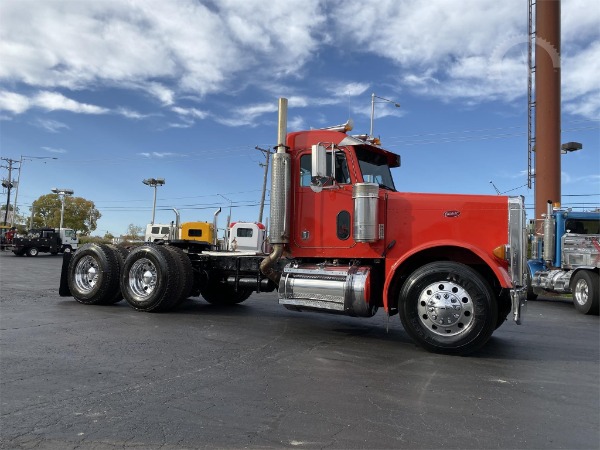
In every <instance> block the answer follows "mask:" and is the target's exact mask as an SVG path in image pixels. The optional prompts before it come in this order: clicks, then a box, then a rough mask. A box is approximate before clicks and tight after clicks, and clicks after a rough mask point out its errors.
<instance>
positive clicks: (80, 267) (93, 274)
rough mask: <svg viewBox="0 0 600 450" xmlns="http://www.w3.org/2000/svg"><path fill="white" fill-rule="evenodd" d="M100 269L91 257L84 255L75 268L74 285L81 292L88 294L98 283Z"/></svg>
mask: <svg viewBox="0 0 600 450" xmlns="http://www.w3.org/2000/svg"><path fill="white" fill-rule="evenodd" d="M99 273H100V269H99V266H98V262H97V261H96V259H95V258H94V257H92V256H89V255H86V256H84V257H83V258H81V259H80V260H79V261H78V262H77V265H76V266H75V285H76V286H77V288H78V289H79V290H81V291H82V292H90V291H91V290H92V289H94V287H95V286H96V283H98V275H99Z"/></svg>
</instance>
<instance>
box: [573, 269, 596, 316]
mask: <svg viewBox="0 0 600 450" xmlns="http://www.w3.org/2000/svg"><path fill="white" fill-rule="evenodd" d="M599 284H600V282H599V277H598V274H597V273H596V272H592V271H591V270H585V269H582V270H579V271H578V272H577V273H575V275H573V278H571V292H572V293H573V304H574V305H575V309H576V310H577V311H579V312H580V313H582V314H596V315H598V304H599V301H598V295H599V292H598V291H599V289H600V286H599Z"/></svg>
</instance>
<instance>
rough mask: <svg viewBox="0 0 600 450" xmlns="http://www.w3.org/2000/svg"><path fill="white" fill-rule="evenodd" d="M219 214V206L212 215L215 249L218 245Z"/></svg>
mask: <svg viewBox="0 0 600 450" xmlns="http://www.w3.org/2000/svg"><path fill="white" fill-rule="evenodd" d="M219 214H221V208H219V209H217V210H216V211H215V216H214V217H213V245H214V247H215V249H216V248H217V247H218V245H219V233H218V231H217V216H218V215H219Z"/></svg>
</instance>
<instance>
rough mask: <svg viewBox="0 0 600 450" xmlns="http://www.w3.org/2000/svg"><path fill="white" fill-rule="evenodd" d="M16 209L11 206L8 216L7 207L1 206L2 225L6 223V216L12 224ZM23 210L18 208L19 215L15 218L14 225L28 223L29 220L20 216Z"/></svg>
mask: <svg viewBox="0 0 600 450" xmlns="http://www.w3.org/2000/svg"><path fill="white" fill-rule="evenodd" d="M13 209H14V206H13V205H9V207H8V214H6V205H2V206H0V223H4V216H5V215H6V218H7V222H8V223H10V219H11V216H12V211H13ZM20 212H21V210H20V208H19V207H17V213H16V214H15V217H14V219H13V221H12V222H13V224H14V225H15V226H17V225H19V224H24V223H27V218H26V217H24V216H23V215H21V214H20Z"/></svg>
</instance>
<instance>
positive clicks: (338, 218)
mask: <svg viewBox="0 0 600 450" xmlns="http://www.w3.org/2000/svg"><path fill="white" fill-rule="evenodd" d="M296 158H298V159H297V161H295V164H294V167H296V174H295V175H296V176H294V177H292V179H293V181H292V182H293V183H296V186H295V189H294V190H295V195H294V206H293V208H294V226H293V230H294V231H293V236H292V242H293V245H295V246H296V247H297V248H304V249H323V250H324V251H325V252H327V249H341V248H350V247H352V246H353V245H354V244H355V243H354V240H353V239H352V237H351V234H350V233H351V224H352V217H351V214H352V210H353V201H352V183H353V182H356V179H357V177H356V170H355V168H354V166H353V163H352V160H351V158H349V156H348V154H347V153H346V151H345V150H344V149H336V150H335V155H333V156H332V152H331V151H328V152H327V169H326V170H327V173H326V176H325V177H324V179H325V181H324V183H323V187H322V189H314V188H313V187H311V175H312V173H311V168H312V160H311V153H310V150H307V151H306V152H301V153H299V154H298V155H297V156H296Z"/></svg>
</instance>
